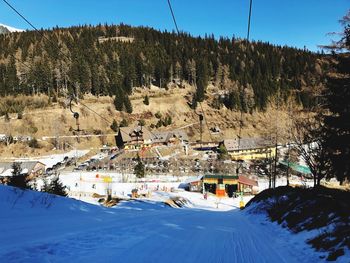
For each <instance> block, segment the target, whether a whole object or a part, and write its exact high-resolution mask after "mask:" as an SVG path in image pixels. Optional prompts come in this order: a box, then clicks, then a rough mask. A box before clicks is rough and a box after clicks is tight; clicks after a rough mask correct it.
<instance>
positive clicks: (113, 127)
mask: <svg viewBox="0 0 350 263" xmlns="http://www.w3.org/2000/svg"><path fill="white" fill-rule="evenodd" d="M111 129H112V131H114V132H118V130H119V125H118V122H117V121H116V120H113V123H112V124H111Z"/></svg>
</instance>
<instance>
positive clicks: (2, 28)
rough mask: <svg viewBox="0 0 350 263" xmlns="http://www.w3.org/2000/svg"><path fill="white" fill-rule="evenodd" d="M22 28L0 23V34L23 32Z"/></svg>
mask: <svg viewBox="0 0 350 263" xmlns="http://www.w3.org/2000/svg"><path fill="white" fill-rule="evenodd" d="M23 31H24V30H23V29H18V28H14V27H11V26H7V25H4V24H1V23H0V34H6V33H13V32H23Z"/></svg>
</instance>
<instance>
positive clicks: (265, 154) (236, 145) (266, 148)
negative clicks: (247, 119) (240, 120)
mask: <svg viewBox="0 0 350 263" xmlns="http://www.w3.org/2000/svg"><path fill="white" fill-rule="evenodd" d="M219 145H224V146H225V148H226V150H227V152H228V154H230V155H231V158H232V160H254V159H262V158H273V157H275V155H276V149H275V147H274V146H273V143H271V142H270V141H268V140H265V139H263V138H242V139H241V140H240V142H238V139H226V140H224V141H223V142H221V143H220V144H219Z"/></svg>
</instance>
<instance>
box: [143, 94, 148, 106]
mask: <svg viewBox="0 0 350 263" xmlns="http://www.w3.org/2000/svg"><path fill="white" fill-rule="evenodd" d="M143 104H145V105H149V98H148V96H147V95H146V96H145V98H144V100H143Z"/></svg>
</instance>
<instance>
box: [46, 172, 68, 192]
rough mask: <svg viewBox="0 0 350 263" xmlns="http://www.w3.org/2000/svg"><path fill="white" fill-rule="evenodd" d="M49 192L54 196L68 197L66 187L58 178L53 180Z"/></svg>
mask: <svg viewBox="0 0 350 263" xmlns="http://www.w3.org/2000/svg"><path fill="white" fill-rule="evenodd" d="M47 192H48V193H50V194H54V195H60V196H67V192H66V187H65V186H64V185H63V184H62V183H61V181H60V179H59V177H58V176H56V177H55V178H53V179H52V181H51V183H50V184H49V187H48V191H47Z"/></svg>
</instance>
